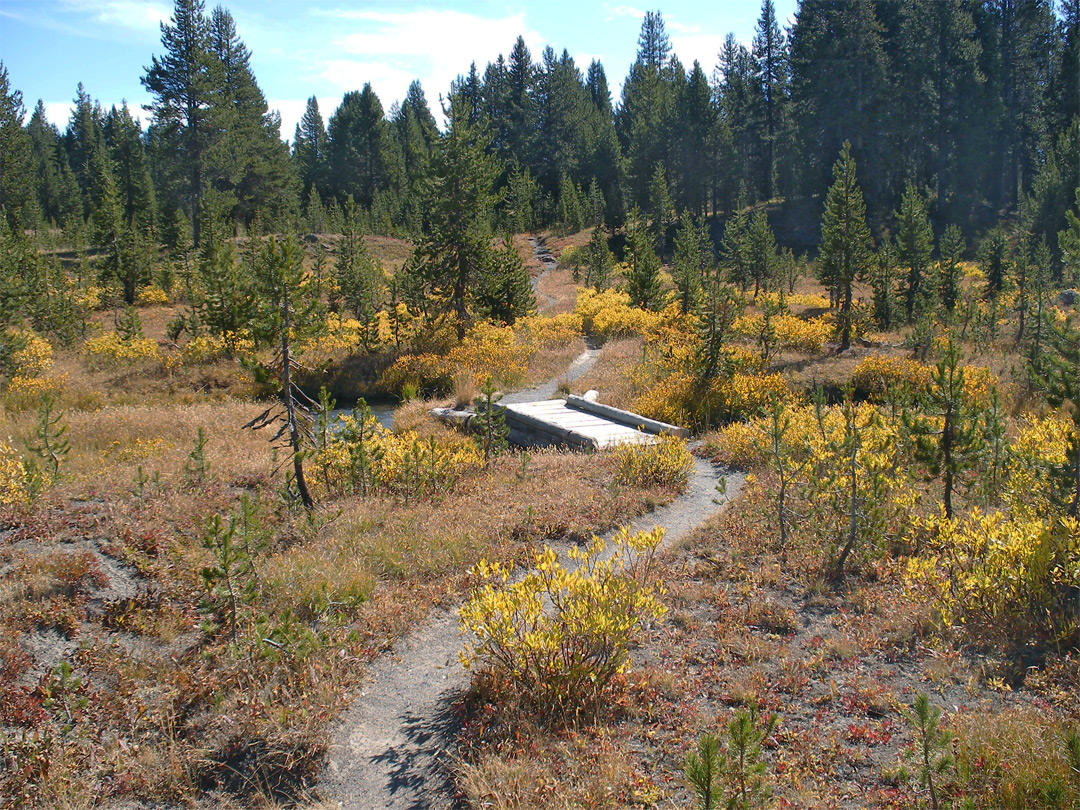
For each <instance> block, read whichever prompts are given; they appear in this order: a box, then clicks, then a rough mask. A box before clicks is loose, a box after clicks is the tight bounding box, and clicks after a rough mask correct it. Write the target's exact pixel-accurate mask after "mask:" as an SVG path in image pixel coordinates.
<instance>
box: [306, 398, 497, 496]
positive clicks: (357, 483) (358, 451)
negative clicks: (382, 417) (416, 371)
mask: <svg viewBox="0 0 1080 810" xmlns="http://www.w3.org/2000/svg"><path fill="white" fill-rule="evenodd" d="M341 421H342V425H341V427H340V429H339V430H336V431H334V432H331V433H329V435H328V436H327V440H326V442H325V444H324V445H323V446H322V447H320V448H319V450H318V452H317V453H316V454H315V466H316V467H317V468H318V470H319V475H318V478H319V479H321V480H322V481H323V482H324V483H325V484H326V485H327V486H328V487H329V488H330V489H332V490H335V491H338V492H366V491H367V490H369V489H381V490H382V491H385V492H389V493H391V494H394V495H399V496H402V497H404V498H406V499H408V498H411V497H418V496H422V495H430V494H437V493H441V492H445V491H446V490H448V489H449V488H450V487H451V486H453V484H454V483H455V482H457V481H458V480H460V479H461V478H462V477H463V476H465V475H468V474H470V473H473V472H475V471H477V470H479V469H480V468H481V467H483V456H482V455H481V453H480V451H479V449H477V447H476V444H475V443H474V442H472V441H470V440H468V439H467V438H465V437H459V436H457V435H449V436H446V437H445V438H442V439H435V438H430V439H426V440H424V439H421V438H420V437H419V436H417V434H416V433H414V432H413V431H406V432H404V433H391V432H390V431H388V430H387V429H386V428H384V427H383V426H382V425H380V424H379V423H378V421H377V420H375V418H374V417H371V418H370V419H369V420H368V421H367V422H366V423H365V424H364V425H363V430H362V431H361V430H360V427H361V426H360V425H359V423H358V420H357V419H356V418H355V417H354V416H353V415H351V414H349V415H346V416H343V417H342V419H341ZM361 435H362V436H363V441H362V446H361V439H360V437H361Z"/></svg>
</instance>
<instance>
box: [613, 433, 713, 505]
mask: <svg viewBox="0 0 1080 810" xmlns="http://www.w3.org/2000/svg"><path fill="white" fill-rule="evenodd" d="M615 461H616V467H615V470H616V471H615V480H616V481H618V482H619V483H620V484H629V485H632V486H639V487H664V488H665V489H673V490H676V491H681V490H683V489H685V488H686V482H687V481H688V480H689V479H690V471H691V470H692V469H693V468H694V458H693V456H691V455H690V451H689V450H687V449H686V442H685V441H683V440H682V439H680V438H678V437H676V436H660V437H658V440H657V441H656V442H655V443H652V444H624V445H620V446H619V447H616V448H615Z"/></svg>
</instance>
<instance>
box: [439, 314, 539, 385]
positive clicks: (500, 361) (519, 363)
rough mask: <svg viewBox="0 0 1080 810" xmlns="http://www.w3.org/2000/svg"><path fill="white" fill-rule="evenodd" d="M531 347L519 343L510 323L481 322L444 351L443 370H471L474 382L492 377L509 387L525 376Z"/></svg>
mask: <svg viewBox="0 0 1080 810" xmlns="http://www.w3.org/2000/svg"><path fill="white" fill-rule="evenodd" d="M532 352H533V349H531V348H530V347H528V346H522V345H521V344H519V343H518V341H517V337H516V336H515V335H514V330H513V329H511V328H510V327H509V326H495V325H494V324H491V323H488V322H486V321H481V322H480V323H478V324H476V325H475V326H474V327H473V328H472V329H470V330H469V332H468V334H467V335H465V339H464V340H463V341H462V342H461V344H460V345H458V346H455V347H454V348H453V349H451V350H450V352H449V354H447V356H446V358H445V361H444V364H445V372H447V373H448V374H451V375H452V374H454V373H456V372H457V371H460V370H466V371H470V372H472V374H473V375H474V377H475V379H476V381H477V382H481V381H483V380H484V379H486V378H488V377H491V378H492V379H493V380H495V381H497V382H498V383H500V384H502V385H508V386H512V385H515V384H517V383H518V382H520V381H521V380H522V379H524V377H525V369H526V366H527V365H528V362H529V357H530V356H531V354H532Z"/></svg>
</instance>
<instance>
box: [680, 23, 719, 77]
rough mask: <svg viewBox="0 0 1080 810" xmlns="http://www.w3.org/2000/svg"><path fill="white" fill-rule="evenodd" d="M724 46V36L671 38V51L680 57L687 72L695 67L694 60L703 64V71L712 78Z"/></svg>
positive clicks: (692, 35) (705, 35) (698, 34)
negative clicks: (721, 48) (721, 47)
mask: <svg viewBox="0 0 1080 810" xmlns="http://www.w3.org/2000/svg"><path fill="white" fill-rule="evenodd" d="M723 44H724V35H723V34H701V33H697V34H680V35H678V36H672V37H671V49H672V51H674V52H675V54H676V55H677V56H678V57H679V61H680V62H682V64H683V67H685V68H686V72H687V73H689V72H690V69H691V68H692V67H693V66H694V60H695V59H696V60H698V61H699V62H701V69H702V70H704V71H705V75H706V76H711V75H712V71H713V68H714V67H716V63H717V61H718V56H719V53H720V46H721V45H723Z"/></svg>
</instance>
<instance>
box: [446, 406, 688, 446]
mask: <svg viewBox="0 0 1080 810" xmlns="http://www.w3.org/2000/svg"><path fill="white" fill-rule="evenodd" d="M591 393H592V392H590V393H589V394H586V395H585V396H584V397H578V396H573V395H570V396H568V397H567V398H566V399H548V400H541V401H539V402H518V403H514V404H510V405H502V406H499V407H501V408H502V409H503V413H504V415H505V417H506V425H507V427H508V428H509V429H510V443H511V444H514V445H517V446H519V447H547V446H551V445H558V446H565V447H573V448H579V449H591V450H599V449H602V448H605V447H614V446H616V445H620V444H649V443H652V442H655V441H657V437H658V436H661V435H671V436H678V437H680V438H686V437H687V436H688V435H689V432H688V431H687V430H686V429H685V428H681V427H677V426H675V425H669V424H667V423H665V422H658V421H656V420H654V419H648V418H646V417H644V416H640V415H639V414H636V413H631V412H630V411H624V410H622V409H621V408H613V407H612V406H610V405H602V404H601V403H599V402H596V401H595V397H594V396H592V397H591V396H590V394H591ZM431 413H432V415H433V416H434V417H435V418H437V419H440V420H442V421H444V422H448V423H450V424H453V425H456V426H458V427H462V428H466V429H467V428H469V427H470V423H471V421H472V418H473V417H474V416H475V414H474V413H472V412H471V411H461V410H454V409H452V408H435V409H434V410H433V411H432V412H431Z"/></svg>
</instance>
